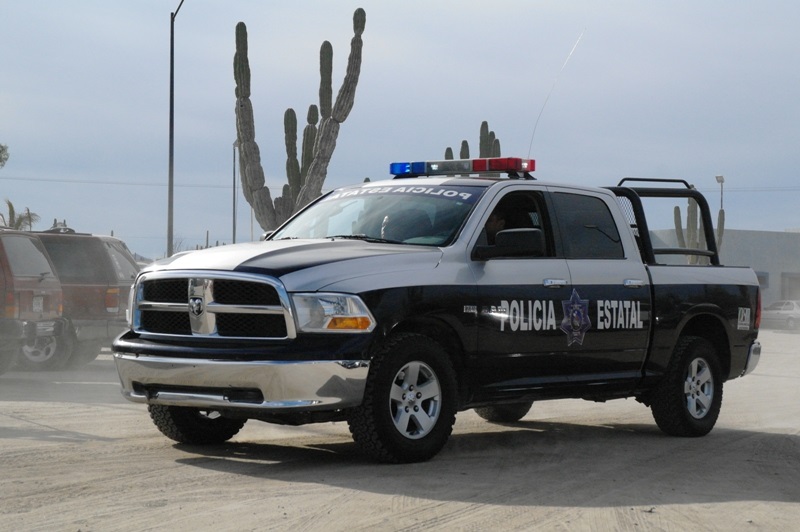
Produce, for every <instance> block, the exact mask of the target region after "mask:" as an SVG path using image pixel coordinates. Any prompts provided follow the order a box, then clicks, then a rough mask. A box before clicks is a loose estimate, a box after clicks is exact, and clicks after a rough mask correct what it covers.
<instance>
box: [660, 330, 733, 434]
mask: <svg viewBox="0 0 800 532" xmlns="http://www.w3.org/2000/svg"><path fill="white" fill-rule="evenodd" d="M721 406H722V371H721V369H720V363H719V357H718V355H717V352H716V350H715V349H714V346H713V345H712V344H711V342H709V341H708V340H706V339H705V338H700V337H697V336H685V337H683V338H681V339H680V340H679V341H678V345H677V346H676V347H675V351H674V353H673V358H672V361H671V362H670V365H669V368H668V369H667V372H666V373H665V374H664V377H663V379H662V380H661V382H660V383H659V384H658V385H657V386H656V388H655V389H654V390H653V395H652V399H651V405H650V408H651V411H652V413H653V418H654V419H655V420H656V424H657V425H658V427H659V428H660V429H661V430H662V431H664V432H665V433H667V434H670V435H672V436H705V435H706V434H708V433H709V432H711V429H712V428H714V425H715V424H716V422H717V417H719V411H720V407H721Z"/></svg>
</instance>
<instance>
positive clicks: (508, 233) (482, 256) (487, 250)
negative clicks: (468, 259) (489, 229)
mask: <svg viewBox="0 0 800 532" xmlns="http://www.w3.org/2000/svg"><path fill="white" fill-rule="evenodd" d="M494 240H495V245H494V246H475V249H474V250H473V252H472V258H473V259H475V260H488V259H493V258H498V257H544V256H545V245H544V234H543V233H542V230H541V229H506V230H504V231H498V232H497V234H496V235H495V237H494Z"/></svg>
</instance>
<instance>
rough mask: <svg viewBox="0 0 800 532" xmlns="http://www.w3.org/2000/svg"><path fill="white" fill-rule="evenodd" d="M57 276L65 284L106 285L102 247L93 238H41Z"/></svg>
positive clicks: (107, 279)
mask: <svg viewBox="0 0 800 532" xmlns="http://www.w3.org/2000/svg"><path fill="white" fill-rule="evenodd" d="M42 241H43V242H44V246H45V248H47V253H48V254H49V255H50V259H51V260H52V261H53V264H54V265H55V267H56V271H57V272H58V276H59V277H60V278H61V280H62V281H63V282H67V283H108V282H109V281H110V279H109V278H108V277H107V276H106V273H105V264H106V262H105V260H104V259H103V247H102V243H101V242H100V241H99V240H95V239H93V238H73V237H58V238H47V237H43V238H42Z"/></svg>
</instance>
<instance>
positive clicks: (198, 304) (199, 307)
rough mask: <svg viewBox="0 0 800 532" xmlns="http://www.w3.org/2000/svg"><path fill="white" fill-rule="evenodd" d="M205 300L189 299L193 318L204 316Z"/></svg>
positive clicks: (198, 298)
mask: <svg viewBox="0 0 800 532" xmlns="http://www.w3.org/2000/svg"><path fill="white" fill-rule="evenodd" d="M203 310H204V307H203V298H202V297H190V298H189V312H191V313H192V316H200V315H202V314H203Z"/></svg>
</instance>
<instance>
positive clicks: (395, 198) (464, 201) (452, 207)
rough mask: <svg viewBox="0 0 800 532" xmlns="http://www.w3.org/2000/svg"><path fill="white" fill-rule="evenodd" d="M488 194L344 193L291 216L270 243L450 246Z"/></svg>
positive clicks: (398, 189) (464, 189)
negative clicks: (371, 242) (317, 241)
mask: <svg viewBox="0 0 800 532" xmlns="http://www.w3.org/2000/svg"><path fill="white" fill-rule="evenodd" d="M484 190H485V189H484V188H483V187H468V186H447V185H434V186H430V185H428V184H425V185H416V186H415V185H412V186H409V185H392V186H378V185H371V186H370V185H364V186H360V187H353V188H344V189H339V190H335V191H333V192H331V193H330V194H328V195H327V196H325V197H324V198H322V199H321V200H320V201H318V202H317V203H315V204H314V205H312V206H311V207H309V208H308V209H306V210H305V211H303V212H301V213H300V214H298V215H297V216H295V217H294V218H292V219H291V220H290V221H289V222H288V223H287V224H286V225H284V227H282V228H281V229H280V230H278V231H276V232H275V233H274V234H273V235H272V236H271V237H270V238H269V240H281V239H290V238H359V239H364V240H374V241H388V242H393V243H405V244H420V245H429V246H446V245H448V244H449V243H450V242H452V241H453V240H454V239H455V237H456V235H457V234H458V231H459V229H460V228H461V226H462V225H463V223H464V220H466V218H467V215H468V214H469V213H470V211H471V210H472V208H473V206H474V205H475V203H476V202H477V200H478V199H479V198H480V196H481V194H482V193H483V191H484Z"/></svg>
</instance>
